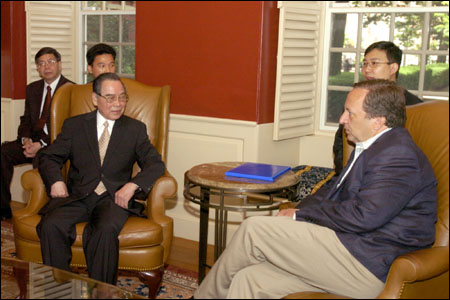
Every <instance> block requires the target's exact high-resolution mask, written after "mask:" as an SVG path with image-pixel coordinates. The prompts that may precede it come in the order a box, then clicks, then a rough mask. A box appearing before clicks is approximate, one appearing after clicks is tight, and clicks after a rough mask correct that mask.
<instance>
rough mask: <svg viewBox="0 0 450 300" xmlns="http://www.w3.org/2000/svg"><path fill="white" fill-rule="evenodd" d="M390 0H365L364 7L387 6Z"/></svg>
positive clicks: (390, 2) (390, 3) (390, 4)
mask: <svg viewBox="0 0 450 300" xmlns="http://www.w3.org/2000/svg"><path fill="white" fill-rule="evenodd" d="M389 6H392V1H366V7H389Z"/></svg>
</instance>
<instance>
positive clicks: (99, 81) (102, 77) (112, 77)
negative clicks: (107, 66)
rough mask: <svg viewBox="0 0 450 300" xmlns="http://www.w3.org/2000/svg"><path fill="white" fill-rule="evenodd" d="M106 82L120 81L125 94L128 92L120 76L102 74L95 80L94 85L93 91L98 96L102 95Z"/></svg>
mask: <svg viewBox="0 0 450 300" xmlns="http://www.w3.org/2000/svg"><path fill="white" fill-rule="evenodd" d="M106 80H112V81H120V83H121V84H122V87H123V90H124V91H125V93H126V92H127V89H126V88H125V85H124V84H123V82H122V80H120V77H119V75H117V74H116V73H102V74H100V75H98V76H97V78H95V79H94V82H93V83H92V90H93V92H94V93H96V94H97V95H101V94H102V83H103V81H106Z"/></svg>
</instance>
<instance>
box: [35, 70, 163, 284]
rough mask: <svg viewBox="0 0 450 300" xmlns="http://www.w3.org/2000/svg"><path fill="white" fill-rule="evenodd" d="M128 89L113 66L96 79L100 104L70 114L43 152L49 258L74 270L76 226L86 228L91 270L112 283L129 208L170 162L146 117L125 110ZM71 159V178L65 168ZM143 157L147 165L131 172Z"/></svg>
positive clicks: (43, 228)
mask: <svg viewBox="0 0 450 300" xmlns="http://www.w3.org/2000/svg"><path fill="white" fill-rule="evenodd" d="M127 101H128V96H127V92H126V88H125V86H124V84H123V83H122V81H121V80H120V78H119V77H118V76H117V75H116V74H114V73H103V74H101V75H99V76H98V77H97V78H96V79H95V80H94V82H93V93H92V102H93V104H94V105H95V106H96V107H97V110H95V111H93V112H90V113H86V114H82V115H78V116H75V117H71V118H69V119H66V120H65V122H64V124H63V127H62V130H61V133H60V134H59V135H58V137H57V138H56V140H55V141H54V142H53V144H52V145H51V146H49V147H48V148H46V149H44V150H43V151H42V152H41V153H40V154H39V157H40V158H39V173H40V174H41V176H42V179H43V181H44V184H45V186H46V188H47V193H48V195H49V197H50V200H49V202H47V204H46V205H45V206H44V207H43V208H42V209H41V210H40V211H39V214H41V215H43V217H42V219H41V222H40V223H39V224H38V226H37V228H36V230H37V233H38V235H39V237H40V239H41V253H42V258H43V262H44V264H46V265H51V266H53V267H57V268H59V269H63V270H68V271H70V267H69V264H70V261H71V258H72V252H71V245H72V244H73V242H74V241H75V238H76V229H75V225H76V224H77V223H81V222H88V224H87V225H86V227H85V228H84V231H83V249H84V252H85V257H86V262H87V267H88V272H89V277H91V278H94V279H97V280H100V281H104V282H107V283H111V284H114V283H115V280H116V274H117V266H118V259H119V239H118V236H119V233H120V231H121V230H122V227H123V226H124V224H125V222H126V220H127V219H128V216H129V215H130V214H136V215H141V212H142V209H143V206H142V205H141V204H140V203H138V202H135V201H134V195H137V194H138V193H140V194H141V195H147V194H148V193H149V191H150V189H151V187H152V186H153V184H154V183H155V181H156V180H157V179H158V178H159V177H160V176H161V175H163V173H164V171H165V166H164V163H163V161H162V160H161V156H160V155H159V153H158V152H157V150H156V149H155V148H154V147H153V146H152V144H151V143H150V140H149V138H148V135H147V129H146V126H145V124H144V123H142V122H140V121H137V120H135V119H132V118H129V117H127V116H124V115H123V113H124V111H125V106H126V104H127ZM67 160H70V169H69V173H68V179H67V185H66V184H65V182H64V179H63V177H62V175H61V168H62V166H63V164H64V163H65V162H66V161H67ZM135 162H137V163H138V165H139V167H140V169H141V171H140V172H139V173H138V174H137V175H136V176H135V177H133V178H132V177H131V175H132V171H133V165H134V163H135Z"/></svg>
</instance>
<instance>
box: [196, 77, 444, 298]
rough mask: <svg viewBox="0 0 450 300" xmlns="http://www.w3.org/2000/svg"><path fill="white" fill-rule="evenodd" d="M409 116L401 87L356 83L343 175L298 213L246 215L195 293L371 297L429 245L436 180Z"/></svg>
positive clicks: (345, 120)
mask: <svg viewBox="0 0 450 300" xmlns="http://www.w3.org/2000/svg"><path fill="white" fill-rule="evenodd" d="M405 120H406V112H405V96H404V92H403V89H402V88H401V87H399V86H397V85H396V84H395V83H394V82H392V81H388V80H371V81H365V82H360V83H357V84H355V85H354V89H353V90H352V91H351V92H350V93H349V94H348V96H347V100H346V103H345V112H344V113H343V114H342V116H341V118H340V123H341V124H343V125H344V129H345V130H346V132H347V135H348V138H349V139H350V140H351V141H353V142H354V143H355V144H356V148H355V150H354V152H353V153H352V155H351V157H350V160H349V163H348V164H347V166H346V167H345V168H344V170H343V171H342V172H341V174H340V176H339V177H337V178H336V180H335V182H334V184H332V185H328V186H326V187H324V188H323V189H321V190H319V191H318V192H317V193H315V194H313V195H310V196H308V197H307V198H305V199H304V200H303V201H302V202H301V203H300V204H299V205H298V206H297V208H295V209H286V210H282V211H280V212H279V213H278V216H277V217H266V216H261V217H259V216H258V217H251V218H248V219H247V220H245V221H244V222H243V223H242V224H241V226H240V227H239V229H238V230H237V232H236V233H235V234H234V236H233V238H232V240H231V242H230V244H229V245H228V246H227V248H226V250H225V252H223V254H222V255H221V256H220V258H219V259H218V261H217V262H216V263H215V264H214V266H213V268H212V269H211V271H210V272H209V273H208V275H207V277H206V278H205V280H204V281H203V282H202V283H201V285H200V286H199V289H198V290H197V291H196V292H195V294H194V296H195V298H218V299H225V298H265V299H269V298H281V297H283V296H286V295H288V294H291V293H296V292H301V291H310V292H328V293H333V294H338V295H342V296H348V297H353V298H375V297H376V296H377V295H378V294H379V293H380V292H381V290H382V289H383V287H384V282H385V280H386V277H387V273H388V271H389V268H390V266H391V264H392V262H393V260H394V259H395V258H396V257H397V256H399V255H402V254H405V253H408V252H411V251H414V250H418V249H422V248H426V247H430V246H431V245H432V244H433V242H434V236H435V226H434V223H435V221H436V210H437V207H436V205H437V204H436V203H437V195H436V179H435V177H434V174H433V170H432V168H431V166H430V163H429V161H428V159H427V158H426V156H425V154H424V153H423V152H422V151H421V150H420V149H419V148H418V147H417V146H416V144H415V143H414V141H413V140H412V138H411V136H410V135H409V133H408V131H407V130H406V129H405V128H403V126H404V123H405Z"/></svg>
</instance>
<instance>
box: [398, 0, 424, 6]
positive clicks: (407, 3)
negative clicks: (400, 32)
mask: <svg viewBox="0 0 450 300" xmlns="http://www.w3.org/2000/svg"><path fill="white" fill-rule="evenodd" d="M424 5H425V3H424V1H397V6H398V7H419V6H420V7H422V6H424Z"/></svg>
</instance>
